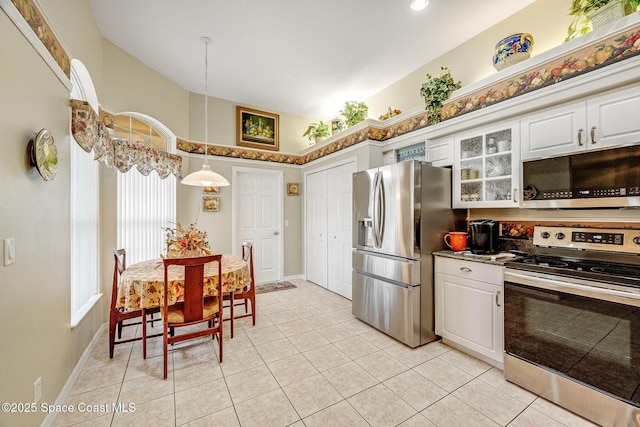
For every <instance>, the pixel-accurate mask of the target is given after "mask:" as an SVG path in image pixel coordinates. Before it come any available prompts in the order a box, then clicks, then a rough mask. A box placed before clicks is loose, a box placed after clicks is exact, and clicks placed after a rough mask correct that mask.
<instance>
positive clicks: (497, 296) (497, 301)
mask: <svg viewBox="0 0 640 427" xmlns="http://www.w3.org/2000/svg"><path fill="white" fill-rule="evenodd" d="M499 298H500V291H498V292H496V305H497V306H498V307H500V299H499Z"/></svg>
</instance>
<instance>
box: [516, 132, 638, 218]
mask: <svg viewBox="0 0 640 427" xmlns="http://www.w3.org/2000/svg"><path fill="white" fill-rule="evenodd" d="M521 206H522V207H524V208H607V207H625V206H640V144H636V145H632V146H627V147H620V148H610V149H606V150H596V151H585V152H583V153H578V154H570V155H566V156H560V157H553V158H547V159H540V160H529V161H524V162H522V204H521Z"/></svg>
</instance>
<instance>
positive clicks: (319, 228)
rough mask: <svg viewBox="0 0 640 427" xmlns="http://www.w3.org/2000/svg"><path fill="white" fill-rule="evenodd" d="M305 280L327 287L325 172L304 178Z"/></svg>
mask: <svg viewBox="0 0 640 427" xmlns="http://www.w3.org/2000/svg"><path fill="white" fill-rule="evenodd" d="M305 187H306V190H305V192H304V194H305V217H306V218H305V220H306V221H305V223H306V240H307V245H306V248H307V253H306V257H305V258H306V268H305V270H306V278H307V280H308V281H310V282H313V283H315V284H317V285H320V286H322V287H324V288H326V287H327V171H326V170H323V171H320V172H315V173H311V174H309V175H307V176H306V185H305Z"/></svg>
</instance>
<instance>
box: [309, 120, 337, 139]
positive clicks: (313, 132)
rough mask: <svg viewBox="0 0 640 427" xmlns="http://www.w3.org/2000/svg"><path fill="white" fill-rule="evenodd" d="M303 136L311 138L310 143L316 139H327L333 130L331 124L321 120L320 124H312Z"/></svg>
mask: <svg viewBox="0 0 640 427" xmlns="http://www.w3.org/2000/svg"><path fill="white" fill-rule="evenodd" d="M302 136H306V137H307V138H309V141H313V140H314V139H316V138H326V137H328V136H331V128H330V127H329V123H325V122H323V121H322V120H320V123H311V124H310V125H309V127H308V128H307V130H306V132H305V133H303V134H302Z"/></svg>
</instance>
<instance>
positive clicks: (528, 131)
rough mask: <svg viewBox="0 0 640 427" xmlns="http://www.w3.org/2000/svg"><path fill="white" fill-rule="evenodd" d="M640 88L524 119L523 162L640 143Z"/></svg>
mask: <svg viewBox="0 0 640 427" xmlns="http://www.w3.org/2000/svg"><path fill="white" fill-rule="evenodd" d="M636 111H640V87H638V86H637V85H635V86H629V87H626V88H624V89H621V90H616V91H611V92H607V93H605V94H602V95H598V96H595V97H591V98H589V99H588V100H586V101H579V102H571V103H567V104H563V105H561V106H559V107H553V108H549V109H547V110H544V111H540V112H537V113H534V114H530V115H527V116H525V117H523V118H522V119H521V122H520V125H521V129H522V135H521V139H522V155H521V157H522V160H527V159H536V158H542V157H553V156H558V155H562V154H569V153H575V152H579V151H582V150H588V149H599V148H605V147H612V146H618V145H624V144H633V143H636V142H638V141H640V122H638V121H637V120H635V118H634V112H636Z"/></svg>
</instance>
